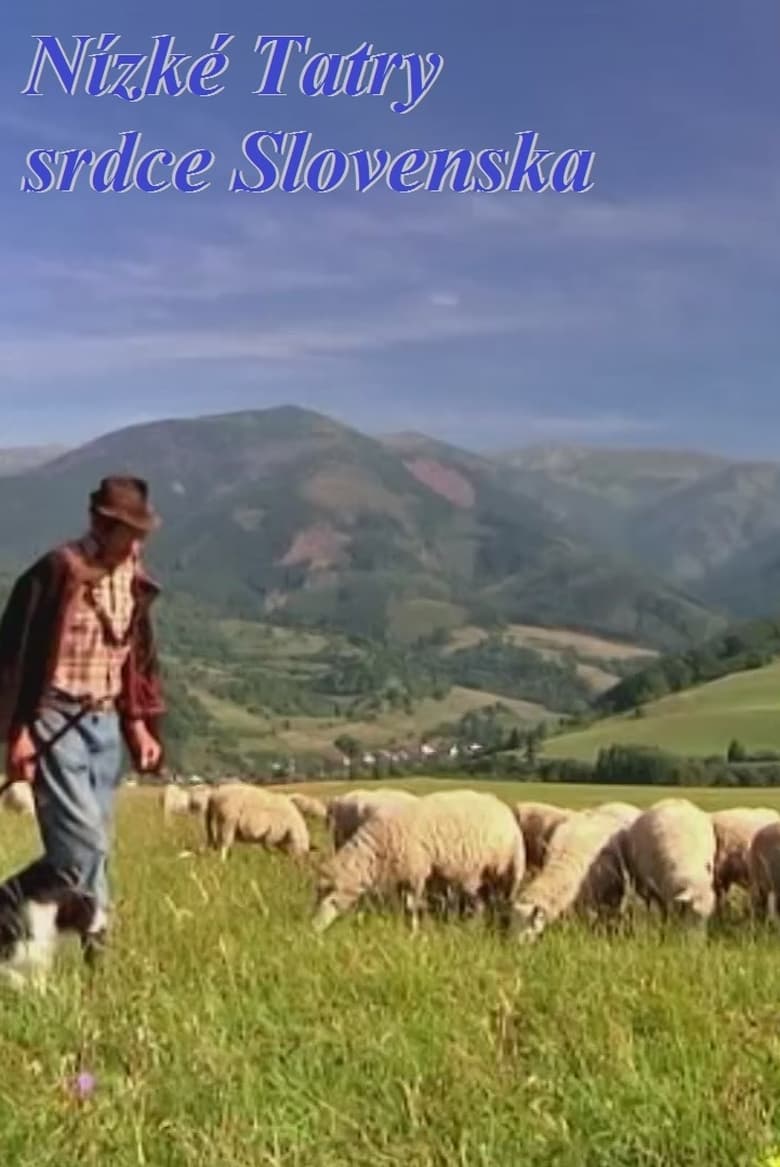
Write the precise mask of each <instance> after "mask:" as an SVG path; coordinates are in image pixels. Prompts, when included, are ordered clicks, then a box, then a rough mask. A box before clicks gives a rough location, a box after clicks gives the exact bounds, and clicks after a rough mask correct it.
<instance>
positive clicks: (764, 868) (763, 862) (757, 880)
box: [748, 822, 780, 921]
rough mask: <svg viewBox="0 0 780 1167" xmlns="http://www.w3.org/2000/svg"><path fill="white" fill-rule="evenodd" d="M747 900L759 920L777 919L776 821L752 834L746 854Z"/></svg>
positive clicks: (779, 866) (779, 856) (779, 839)
mask: <svg viewBox="0 0 780 1167" xmlns="http://www.w3.org/2000/svg"><path fill="white" fill-rule="evenodd" d="M748 872H749V875H750V899H751V904H752V907H753V912H754V914H755V915H756V917H757V918H758V919H760V920H764V919H770V920H773V921H775V920H777V916H778V895H780V822H772V823H769V824H768V825H767V826H765V827H761V829H760V830H758V831H756V833H755V835H754V836H753V839H752V841H751V844H750V849H749V851H748Z"/></svg>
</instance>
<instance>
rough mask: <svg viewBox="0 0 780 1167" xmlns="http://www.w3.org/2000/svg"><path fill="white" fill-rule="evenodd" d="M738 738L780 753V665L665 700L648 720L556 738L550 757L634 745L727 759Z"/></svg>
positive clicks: (614, 721)
mask: <svg viewBox="0 0 780 1167" xmlns="http://www.w3.org/2000/svg"><path fill="white" fill-rule="evenodd" d="M733 738H737V739H738V740H739V741H741V742H742V743H743V744H744V745H745V746H747V747H748V749H774V750H780V661H775V662H773V663H772V664H770V665H766V666H765V667H764V668H761V669H755V670H751V671H749V672H746V673H737V674H733V675H731V676H728V677H723V678H722V679H720V680H717V681H712V682H710V683H709V684H707V685H702V686H700V687H698V688H694V689H688V690H686V691H685V692H683V693H679V694H674V695H672V696H669V697H664V698H662V699H661V700H660V701H656V702H654V703H653V704H649V705H648V706H647V707H646V710H645V716H644V717H641V718H634V717H633V715H630V714H629V715H628V716H621V717H611V718H607V719H605V720H604V721H600V722H598V723H597V724H595V725H593V726H591V727H590V728H588V729H585V730H582V731H581V732H578V733H571V734H563V735H561V736H560V737H554V738H551V739H550V740H549V741H548V742H547V743H546V746H545V753H546V754H547V755H548V756H550V757H569V758H582V759H592V758H595V757H596V755H597V753H598V751H599V749H601V748H603V747H606V746H610V745H613V744H631V745H649V746H659V747H661V748H663V749H668V750H670V751H672V752H674V753H679V754H692V755H699V756H703V757H706V756H707V755H709V754H723V753H724V752H725V751H726V750H727V749H728V746H729V743H730V742H731V740H732V739H733Z"/></svg>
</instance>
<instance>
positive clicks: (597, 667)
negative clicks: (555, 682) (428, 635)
mask: <svg viewBox="0 0 780 1167" xmlns="http://www.w3.org/2000/svg"><path fill="white" fill-rule="evenodd" d="M487 636H488V632H487V631H486V629H484V628H478V627H477V626H476V625H473V624H468V625H465V626H464V627H463V628H457V629H456V630H455V631H454V632H453V633H452V634H451V636H450V642H449V644H448V645H447V647H446V648H445V649H444V652H445V653H452V652H456V651H457V650H458V649H459V648H473V647H474V646H475V645H477V644H481V643H482V641H483V640H485V639H486V638H487ZM505 636H506V637H507V639H508V640H510V641H511V642H512V643H513V644H516V645H517V646H518V647H519V648H532V649H533V650H534V651H535V652H538V653H539V654H540V655H541V656H544V657H547V658H548V659H549V660H561V659H562V658H563V657H564V656H565V655H566V654H567V653H574V654H575V655H576V656H577V658H578V660H577V665H576V669H577V672H578V673H579V675H580V677H582V679H583V681H585V683H586V684H587V685H588V686H589V687H590V688H591V690H592V691H593V692H594V693H604V692H606V690H607V689H611V688H612V686H613V685H616V684H617V682H618V681H619V679H620V678H619V677H618V676H616V675H615V673H612V672H610V671H609V669H608V668H607V667H604V666H606V665H608V663H609V662H610V661H627V660H638V661H641V660H645V659H646V660H648V661H649V660H650V659H651V658H652V657H654V656H656V655H657V654H656V653H655V652H654V651H653V649H649V648H641V647H640V646H639V645H635V644H624V643H623V642H622V641H617V640H606V639H604V638H603V637H600V636H589V635H587V634H586V633H584V632H574V631H572V630H571V629H567V628H542V627H535V626H532V625H530V624H510V625H509V627H508V628H507V629H506V632H505ZM599 662H601V664H600V663H599Z"/></svg>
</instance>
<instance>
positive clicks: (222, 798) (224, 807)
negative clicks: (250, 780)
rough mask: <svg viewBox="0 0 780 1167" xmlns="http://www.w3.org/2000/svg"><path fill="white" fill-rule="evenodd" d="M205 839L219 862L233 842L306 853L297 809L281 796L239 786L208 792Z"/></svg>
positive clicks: (307, 843)
mask: <svg viewBox="0 0 780 1167" xmlns="http://www.w3.org/2000/svg"><path fill="white" fill-rule="evenodd" d="M206 839H207V843H208V845H209V846H210V847H211V848H213V849H214V850H218V851H219V852H220V854H221V857H222V860H223V861H224V860H225V859H227V857H228V853H229V851H230V848H231V847H232V846H233V844H234V843H235V842H240V843H262V844H263V845H264V846H265V847H269V848H276V849H278V850H280V851H284V852H286V853H288V854H291V855H304V854H306V853H307V852H308V851H309V850H310V841H309V831H308V828H307V826H306V823H305V822H304V819H303V815H302V814H301V812H300V811H299V810H298V808H297V806H295V805H294V804H293V803H292V802H291V801H290V799H289V798H286V797H285V796H284V795H283V794H276V793H275V792H274V791H272V790H263V789H262V788H261V787H258V786H249V785H245V784H243V783H230V784H226V785H224V786H220V787H217V788H216V789H215V790H213V791H212V794H211V797H210V798H209V802H208V807H207V809H206Z"/></svg>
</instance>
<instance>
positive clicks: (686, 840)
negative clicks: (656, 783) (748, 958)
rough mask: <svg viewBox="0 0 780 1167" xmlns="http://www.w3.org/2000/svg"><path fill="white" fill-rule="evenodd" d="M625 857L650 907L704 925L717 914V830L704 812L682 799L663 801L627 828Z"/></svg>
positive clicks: (665, 914) (632, 875)
mask: <svg viewBox="0 0 780 1167" xmlns="http://www.w3.org/2000/svg"><path fill="white" fill-rule="evenodd" d="M624 855H625V861H626V865H627V867H628V869H629V871H630V874H631V878H632V880H633V882H634V885H635V887H636V890H637V892H638V893H639V895H640V896H641V897H642V899H643V900H644V901H645V903H646V904H647V905H648V906H650V904H652V903H655V904H657V905H658V907H659V908H660V910H661V912H662V914H663V916H664V918H667V917H668V916H669V914H670V912H674V913H675V914H676V915H678V916H680V917H682V918H684V919H687V920H690V921H692V922H696V923H698V924H704V925H706V922H707V921H708V920H709V918H710V916H711V915H712V913H713V911H714V908H715V891H714V888H713V875H714V868H715V828H714V827H713V825H712V819H711V818H710V816H709V815H708V814H707V812H706V811H703V810H701V809H700V808H699V807H698V806H695V805H694V804H693V803H692V802H689V801H688V800H687V799H685V798H666V799H662V801H661V802H657V803H656V804H655V805H654V806H651V807H650V808H649V809H648V810H645V811H643V813H642V814H640V815H639V817H638V818H637V819H636V821H635V822H634V823H633V824H632V825H631V827H629V829H628V832H627V834H626V836H625V848H624Z"/></svg>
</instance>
